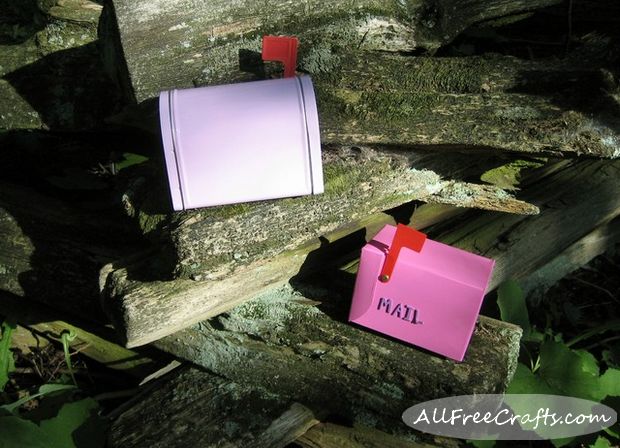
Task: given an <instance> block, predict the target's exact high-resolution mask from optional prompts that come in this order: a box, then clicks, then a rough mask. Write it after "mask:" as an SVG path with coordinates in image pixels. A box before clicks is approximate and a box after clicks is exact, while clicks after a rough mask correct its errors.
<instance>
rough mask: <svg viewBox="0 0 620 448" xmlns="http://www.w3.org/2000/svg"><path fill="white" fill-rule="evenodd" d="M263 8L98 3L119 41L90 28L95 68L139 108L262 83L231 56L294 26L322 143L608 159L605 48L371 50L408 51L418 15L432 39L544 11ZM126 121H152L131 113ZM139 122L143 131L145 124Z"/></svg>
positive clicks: (610, 105)
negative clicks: (183, 92) (107, 69)
mask: <svg viewBox="0 0 620 448" xmlns="http://www.w3.org/2000/svg"><path fill="white" fill-rule="evenodd" d="M270 1H271V4H270V6H271V8H270V7H269V6H267V5H265V4H264V3H262V4H260V5H258V4H256V3H255V2H254V1H251V0H245V1H244V2H241V4H239V3H235V4H234V5H232V4H229V3H227V2H219V3H217V4H215V5H213V4H209V6H208V7H207V6H198V7H196V6H195V5H194V4H193V3H191V2H189V1H188V0H182V1H177V2H175V3H166V4H162V5H158V6H157V7H153V6H151V5H150V4H148V3H146V1H144V0H143V1H139V2H135V1H129V0H115V1H111V2H110V3H109V4H108V8H107V12H106V13H105V14H104V20H103V21H102V30H103V31H106V30H107V31H115V30H116V31H117V32H118V31H119V30H120V37H119V35H118V34H115V33H114V32H112V33H111V34H110V33H107V34H106V33H105V32H103V33H102V41H103V43H104V44H106V45H107V46H108V50H110V48H116V49H115V50H110V51H108V52H107V53H106V55H107V59H108V65H110V66H112V67H114V68H116V69H117V71H118V67H121V68H122V73H121V72H119V73H116V78H117V79H118V80H119V83H120V84H123V85H125V88H126V90H127V91H129V92H132V96H133V95H134V94H135V97H136V99H137V101H138V102H141V103H143V102H145V101H146V100H148V99H150V98H153V97H154V96H156V95H158V94H159V92H160V91H162V90H167V89H171V88H184V87H193V86H202V85H210V84H220V83H231V82H235V81H241V80H249V79H257V78H261V77H265V76H266V75H267V76H268V75H269V74H265V68H264V66H263V65H262V63H261V62H260V58H258V62H257V63H255V64H254V65H253V66H252V67H250V68H248V67H246V65H247V64H246V62H245V60H244V59H243V58H244V57H243V56H242V55H243V54H246V53H252V52H256V51H257V50H259V45H260V44H259V42H260V36H261V35H260V31H261V30H269V32H274V31H285V30H295V31H296V32H298V33H299V34H300V35H301V36H302V46H301V52H300V55H299V68H300V70H302V71H304V72H306V73H309V74H310V75H312V77H313V80H314V84H315V86H316V90H317V94H318V95H317V102H318V109H319V116H320V122H321V123H320V124H321V126H320V127H321V137H322V141H323V142H324V143H326V144H354V145H368V144H373V145H374V144H383V145H400V146H412V145H413V146H415V145H430V146H432V147H434V148H441V147H445V146H456V147H459V148H469V147H472V148H480V147H485V148H493V149H496V150H504V151H519V152H529V153H547V154H549V153H552V154H555V155H557V154H563V153H568V154H570V153H577V154H588V155H595V156H600V157H617V156H618V155H619V154H620V149H619V145H618V139H617V131H618V129H620V120H619V119H618V118H617V113H616V110H617V108H618V100H617V98H615V97H614V96H613V95H610V94H609V88H608V86H607V84H606V81H605V73H609V71H608V70H607V68H606V67H608V66H609V60H608V59H609V57H608V52H607V51H605V48H607V47H609V45H610V44H609V42H604V41H603V40H602V39H599V40H596V39H594V40H593V41H591V42H587V43H586V44H585V45H583V46H582V47H581V48H580V49H579V50H578V51H576V52H575V53H574V54H571V55H569V57H567V58H565V59H563V60H558V59H555V58H550V59H544V60H537V61H525V60H521V59H517V58H514V57H509V56H498V55H493V56H482V57H478V56H472V57H461V58H452V57H442V58H429V57H411V56H402V55H399V54H386V53H385V51H388V52H392V53H398V52H410V51H411V50H412V49H415V48H418V45H419V41H418V40H417V39H420V37H421V36H423V35H424V32H422V33H421V34H420V30H423V29H424V27H423V26H422V27H420V23H425V22H427V21H428V14H431V15H432V14H435V13H436V14H438V15H439V16H441V17H442V18H441V19H439V20H436V19H431V22H434V23H435V24H436V26H435V27H434V30H433V33H434V32H436V31H440V28H445V27H446V26H447V27H449V28H451V29H452V30H453V31H454V30H457V29H458V30H459V31H461V30H462V29H463V28H461V27H460V25H459V23H460V20H465V22H468V23H470V24H471V23H474V22H478V21H481V20H485V19H488V18H491V17H503V16H505V15H509V14H510V13H511V12H519V11H522V10H532V9H536V8H539V7H542V6H547V5H549V4H550V3H549V2H544V1H543V2H541V1H539V2H536V4H530V5H528V6H525V5H524V4H523V2H513V1H497V2H495V3H496V4H495V3H493V2H492V3H491V4H489V3H488V2H486V3H485V5H484V7H482V6H481V4H480V5H478V4H477V3H476V2H472V1H469V2H465V4H460V2H458V1H454V2H453V3H454V5H449V4H445V3H442V4H439V2H434V1H425V0H421V1H420V0H412V1H409V4H403V5H402V6H395V5H394V4H393V3H392V2H382V1H366V0H364V1H357V2H355V4H354V5H351V4H338V5H332V4H330V5H323V4H320V3H316V4H315V2H313V1H310V0H305V1H302V2H296V3H295V4H294V5H292V4H290V3H288V2H283V1H280V0H270ZM405 3H407V2H405ZM401 8H402V10H401ZM513 9H514V10H515V11H511V10H513ZM350 11H354V12H353V13H350V14H351V16H350V17H349V18H347V19H344V20H343V19H342V15H343V14H344V13H346V12H350ZM432 11H435V12H434V13H433V12H432ZM483 11H484V12H483ZM221 14H225V15H224V16H222V15H221ZM420 14H421V15H420ZM451 15H455V16H456V17H450V16H451ZM469 15H471V17H472V18H473V17H475V19H473V22H472V21H471V20H470V19H467V18H466V16H469ZM485 15H487V17H483V16H485ZM358 17H360V18H358ZM302 18H303V19H302ZM360 21H361V22H360ZM362 23H365V24H366V25H362ZM448 23H449V25H448ZM373 27H377V28H378V29H380V30H381V31H377V30H375V29H373ZM404 30H405V34H404V35H403V36H398V35H399V33H401V32H403V31H404ZM306 33H309V34H308V35H307V36H306ZM385 33H388V34H392V36H391V38H390V39H386V37H385ZM451 33H452V32H451V31H450V32H448V31H447V30H446V29H443V30H441V33H440V34H438V35H437V37H438V38H439V39H440V40H446V41H449V40H451V39H452V38H453V37H454V36H455V35H454V34H451ZM416 42H417V43H416ZM403 43H404V45H403ZM412 44H413V46H412ZM374 50H382V51H383V52H376V51H374ZM123 57H124V58H125V60H124V61H123ZM239 59H242V60H241V61H239ZM584 61H587V63H584ZM125 63H126V65H125ZM238 66H240V68H239V67H238ZM125 67H127V69H125ZM242 70H249V72H247V71H246V72H243V71H242ZM612 77H613V76H612ZM137 114H138V117H137V119H138V121H140V120H146V119H147V118H148V117H150V118H156V114H155V113H145V110H144V109H139V111H138V112H137ZM133 119H135V117H133ZM122 121H123V122H125V123H126V122H127V121H128V120H127V118H126V117H123V119H122ZM144 125H145V126H147V127H149V128H151V129H152V130H153V129H157V123H156V122H149V123H148V124H144Z"/></svg>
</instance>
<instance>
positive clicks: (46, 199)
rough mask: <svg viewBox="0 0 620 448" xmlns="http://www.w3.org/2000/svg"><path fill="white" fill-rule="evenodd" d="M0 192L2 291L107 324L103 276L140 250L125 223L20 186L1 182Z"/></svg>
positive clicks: (0, 283) (0, 267)
mask: <svg viewBox="0 0 620 448" xmlns="http://www.w3.org/2000/svg"><path fill="white" fill-rule="evenodd" d="M0 191H1V192H2V194H1V195H0V234H2V235H3V237H2V239H0V290H1V291H3V292H4V293H7V294H8V295H10V296H13V297H21V298H23V299H24V300H27V301H28V300H33V301H35V302H36V301H38V302H42V303H45V304H47V305H49V306H50V307H52V308H54V309H57V310H63V311H66V312H68V313H69V315H73V316H75V315H77V316H79V317H82V318H84V319H86V320H89V321H99V322H103V321H105V317H104V315H103V313H102V311H101V307H100V305H99V289H98V279H99V270H100V269H101V267H102V266H103V265H104V264H106V263H109V262H110V261H112V260H115V259H117V258H119V257H122V256H123V254H124V253H125V250H129V251H131V250H136V249H135V248H136V245H135V243H133V242H131V237H128V232H127V229H126V228H125V225H124V224H125V223H124V222H123V221H121V220H118V219H117V218H115V217H110V216H105V215H104V214H102V213H94V212H86V211H81V210H78V209H76V208H75V207H73V206H71V205H69V204H68V203H66V202H63V201H61V200H58V199H56V198H53V197H50V196H45V195H42V194H40V193H38V192H37V191H36V190H34V189H32V188H28V187H24V186H18V185H17V184H11V183H8V182H1V183H0Z"/></svg>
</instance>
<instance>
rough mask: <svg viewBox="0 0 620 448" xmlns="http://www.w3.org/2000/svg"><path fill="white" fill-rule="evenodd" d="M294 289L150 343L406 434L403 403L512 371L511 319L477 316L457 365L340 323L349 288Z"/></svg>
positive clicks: (484, 389)
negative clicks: (474, 327)
mask: <svg viewBox="0 0 620 448" xmlns="http://www.w3.org/2000/svg"><path fill="white" fill-rule="evenodd" d="M351 277H352V276H351ZM302 290H304V289H303V288H302ZM304 294H305V297H304V296H302V295H300V293H299V292H296V291H294V290H293V289H292V288H291V287H290V286H288V287H284V288H282V289H279V290H276V291H272V292H270V293H266V294H265V295H264V296H261V297H259V298H256V299H254V300H251V301H249V302H246V303H244V304H243V305H240V306H239V307H237V308H234V309H233V310H231V311H229V312H228V313H226V314H223V315H220V316H218V317H216V318H213V319H211V320H209V321H204V322H201V323H200V324H198V325H196V326H194V327H191V328H189V329H186V330H184V331H182V332H179V333H176V334H174V335H172V336H169V337H166V338H164V339H161V340H160V341H157V342H156V346H157V347H158V348H161V349H163V350H165V351H169V352H173V353H175V354H176V355H177V356H179V357H181V358H184V359H189V360H191V361H192V362H194V363H196V364H198V365H201V366H204V367H206V368H207V369H209V370H210V371H212V372H215V373H217V374H219V375H221V376H223V377H226V378H228V379H230V380H233V381H235V382H238V383H240V384H245V385H248V386H252V387H263V388H265V389H267V390H269V391H273V392H275V393H278V395H280V396H281V397H288V398H289V399H291V400H294V401H297V402H299V403H301V404H303V405H304V406H307V407H309V408H310V409H311V410H312V411H313V412H314V413H315V415H317V417H318V418H321V416H322V415H326V414H332V415H335V416H340V417H342V418H346V419H347V420H350V421H351V422H355V423H359V424H362V425H369V426H373V427H378V428H379V429H381V430H385V431H389V432H396V433H398V432H403V431H404V432H408V431H409V430H408V428H407V427H406V425H405V424H404V423H403V422H402V420H401V415H402V413H403V412H404V410H405V409H407V408H408V407H410V406H413V405H414V404H416V403H418V402H421V401H426V400H431V399H434V398H439V397H443V396H449V395H461V394H472V393H501V392H502V391H504V390H505V389H506V387H507V385H508V383H509V382H510V379H511V378H512V375H513V373H514V370H515V368H516V363H517V358H518V353H519V342H520V338H521V333H522V331H521V329H520V328H519V327H517V326H515V325H512V324H508V323H504V322H499V321H496V320H493V319H489V318H485V317H481V318H480V321H479V323H478V326H477V329H476V331H475V332H474V335H473V337H472V340H471V344H470V346H469V349H468V351H467V354H466V356H465V360H464V362H462V363H457V362H454V361H452V360H448V359H445V358H441V357H439V356H436V355H433V354H430V353H428V352H426V351H423V350H419V349H416V348H414V347H411V346H408V345H406V344H402V343H400V342H397V341H394V340H390V339H388V338H385V337H382V336H379V335H376V334H372V333H370V332H368V331H365V330H362V329H359V328H357V327H354V326H352V325H348V324H346V323H345V321H346V313H347V310H348V306H349V304H350V295H349V294H340V293H338V292H335V291H334V290H333V289H331V290H326V289H323V288H321V287H315V286H313V287H307V288H305V291H304ZM306 297H312V300H309V299H308V298H306ZM316 300H320V301H321V302H322V306H321V307H322V308H324V311H321V310H320V309H319V308H317V307H316V306H315V305H316V303H317V302H316Z"/></svg>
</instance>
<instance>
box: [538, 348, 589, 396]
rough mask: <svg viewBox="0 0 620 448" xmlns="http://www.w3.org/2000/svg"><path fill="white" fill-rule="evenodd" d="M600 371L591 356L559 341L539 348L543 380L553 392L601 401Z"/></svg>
mask: <svg viewBox="0 0 620 448" xmlns="http://www.w3.org/2000/svg"><path fill="white" fill-rule="evenodd" d="M598 375H599V368H598V364H597V362H596V359H595V358H594V356H592V354H590V353H588V352H586V351H583V350H579V351H576V350H571V349H570V348H568V347H567V346H566V345H565V344H563V343H561V342H557V341H546V342H544V343H543V344H542V345H541V348H540V376H541V378H542V379H543V380H544V381H545V382H546V383H547V384H549V385H550V386H551V387H552V388H554V389H557V390H558V391H560V392H562V393H564V394H566V395H570V396H573V397H578V398H585V399H590V400H598V399H599V398H600V387H599V377H598Z"/></svg>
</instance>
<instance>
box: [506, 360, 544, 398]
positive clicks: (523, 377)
mask: <svg viewBox="0 0 620 448" xmlns="http://www.w3.org/2000/svg"><path fill="white" fill-rule="evenodd" d="M506 393H507V394H553V393H554V391H553V390H552V389H551V388H550V387H549V385H548V384H547V383H545V382H544V381H543V380H542V379H541V378H540V377H539V376H538V375H536V374H534V373H533V372H532V371H531V370H530V369H529V368H528V367H527V366H525V365H524V364H521V363H519V364H517V370H516V372H515V375H514V377H513V378H512V381H511V382H510V385H509V386H508V389H507V390H506Z"/></svg>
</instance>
